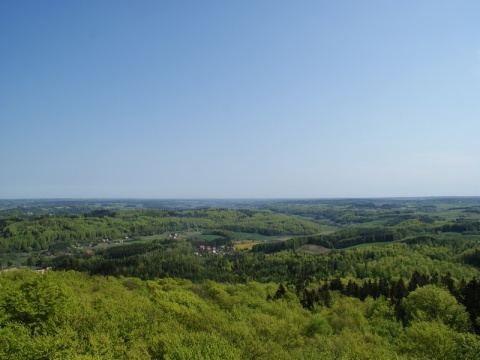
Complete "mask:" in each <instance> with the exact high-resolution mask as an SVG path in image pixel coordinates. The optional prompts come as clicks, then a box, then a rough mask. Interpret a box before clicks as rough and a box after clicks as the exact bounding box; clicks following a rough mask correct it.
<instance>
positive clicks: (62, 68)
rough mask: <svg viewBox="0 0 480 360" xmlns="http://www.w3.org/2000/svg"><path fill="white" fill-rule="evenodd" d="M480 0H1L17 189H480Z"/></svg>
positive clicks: (179, 194) (306, 194) (3, 160)
mask: <svg viewBox="0 0 480 360" xmlns="http://www.w3.org/2000/svg"><path fill="white" fill-rule="evenodd" d="M479 14H480V2H477V1H433V0H427V1H409V0H408V1H388V2H386V1H349V0H347V1H182V2H174V1H171V2H167V1H141V2H133V1H122V0H119V1H105V0H100V1H50V0H45V1H28V0H24V1H15V0H3V1H1V2H0V164H1V170H0V199H11V198H258V197H260V198H330V197H414V196H476V195H480V193H479V184H480V141H479V136H480V19H479Z"/></svg>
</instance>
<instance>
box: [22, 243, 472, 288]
mask: <svg viewBox="0 0 480 360" xmlns="http://www.w3.org/2000/svg"><path fill="white" fill-rule="evenodd" d="M476 250H478V251H480V243H479V242H475V241H465V240H463V241H462V240H450V241H443V242H439V243H433V244H431V245H430V244H427V243H421V242H419V243H412V244H406V243H393V244H390V245H388V246H382V247H371V248H359V249H351V250H334V251H329V252H327V253H324V254H320V255H311V254H298V253H295V252H292V251H283V252H279V253H275V254H265V253H263V252H243V251H236V252H233V253H231V254H225V255H219V254H207V253H203V254H202V256H200V255H195V252H197V251H198V248H195V243H190V242H185V241H176V242H169V243H166V242H154V243H150V244H139V245H135V246H132V245H125V246H118V247H114V248H110V249H108V250H105V251H97V252H96V253H95V254H93V255H89V254H86V253H81V254H72V255H66V256H58V257H56V258H54V259H49V258H37V259H34V260H32V261H31V262H30V263H32V264H34V263H36V264H37V265H39V266H44V267H45V266H53V267H54V268H55V269H57V270H77V271H82V272H85V273H88V274H91V275H104V276H108V275H113V276H132V277H139V278H142V279H154V278H163V277H181V278H185V279H189V280H191V281H195V282H202V281H205V280H214V281H218V282H229V283H245V282H248V281H260V282H265V283H266V282H270V281H273V282H277V283H280V282H288V281H290V282H292V283H302V284H309V283H314V282H318V281H320V280H323V279H326V278H329V277H355V278H359V279H364V278H380V277H384V278H387V279H390V278H398V277H404V278H406V277H410V276H411V274H412V273H413V272H414V271H416V270H417V271H420V272H422V273H426V274H434V273H438V274H445V273H447V272H450V274H452V276H453V277H454V278H456V279H461V278H473V277H475V276H478V277H480V271H479V270H478V269H476V268H475V267H472V265H474V264H471V262H470V261H469V259H470V258H469V256H471V255H472V254H475V253H474V251H476Z"/></svg>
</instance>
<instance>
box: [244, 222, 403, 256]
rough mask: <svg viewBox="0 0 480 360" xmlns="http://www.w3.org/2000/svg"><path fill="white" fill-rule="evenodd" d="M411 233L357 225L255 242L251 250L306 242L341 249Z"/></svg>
mask: <svg viewBox="0 0 480 360" xmlns="http://www.w3.org/2000/svg"><path fill="white" fill-rule="evenodd" d="M411 233H412V231H410V230H408V229H406V228H389V227H376V228H359V227H357V228H350V229H345V230H340V231H337V232H334V233H332V234H325V235H315V236H308V237H301V238H295V239H290V240H287V241H284V242H265V243H263V244H256V245H254V246H253V248H252V251H254V252H260V251H261V252H264V253H273V252H277V251H282V250H289V249H291V250H296V249H298V248H299V247H301V246H303V245H306V244H310V245H320V246H324V247H326V248H329V249H343V248H346V247H350V246H353V245H359V244H366V243H375V242H390V241H395V240H400V239H403V238H404V237H405V236H407V235H410V234H411Z"/></svg>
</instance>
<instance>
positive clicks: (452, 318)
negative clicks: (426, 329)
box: [403, 285, 470, 331]
mask: <svg viewBox="0 0 480 360" xmlns="http://www.w3.org/2000/svg"><path fill="white" fill-rule="evenodd" d="M403 304H404V308H405V316H406V320H407V321H410V322H413V321H440V322H442V323H444V324H445V325H447V326H450V327H451V328H453V329H455V330H456V331H468V330H469V329H470V322H469V317H468V313H467V312H466V311H465V307H464V306H463V305H460V304H458V302H457V300H456V299H455V297H454V296H453V295H451V294H450V293H449V292H448V291H447V290H444V289H442V288H438V287H437V286H435V285H427V286H424V287H421V288H417V289H416V290H415V291H413V292H412V293H410V295H408V297H407V298H406V299H405V300H404V302H403Z"/></svg>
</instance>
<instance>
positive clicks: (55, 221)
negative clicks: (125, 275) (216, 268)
mask: <svg viewBox="0 0 480 360" xmlns="http://www.w3.org/2000/svg"><path fill="white" fill-rule="evenodd" d="M188 229H207V230H208V229H211V230H214V229H216V230H217V232H218V231H220V230H222V231H226V232H247V233H258V234H263V235H307V234H315V233H318V232H320V231H321V227H320V226H319V225H317V224H315V223H312V222H309V221H305V220H300V219H297V218H294V217H289V216H287V215H284V214H275V213H273V212H270V211H252V210H231V209H230V210H228V209H204V210H179V211H164V210H154V209H147V210H131V211H109V210H97V211H94V212H91V213H88V214H85V215H58V216H41V217H33V218H31V217H15V218H8V219H2V220H0V253H2V252H12V251H32V250H35V251H39V250H44V249H47V248H48V247H49V245H50V244H53V243H56V242H65V243H70V244H75V243H82V242H89V241H95V240H96V239H105V238H109V239H119V238H124V237H125V236H129V237H133V236H148V235H156V234H162V233H165V232H167V231H185V230H188ZM225 234H227V233H225Z"/></svg>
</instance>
